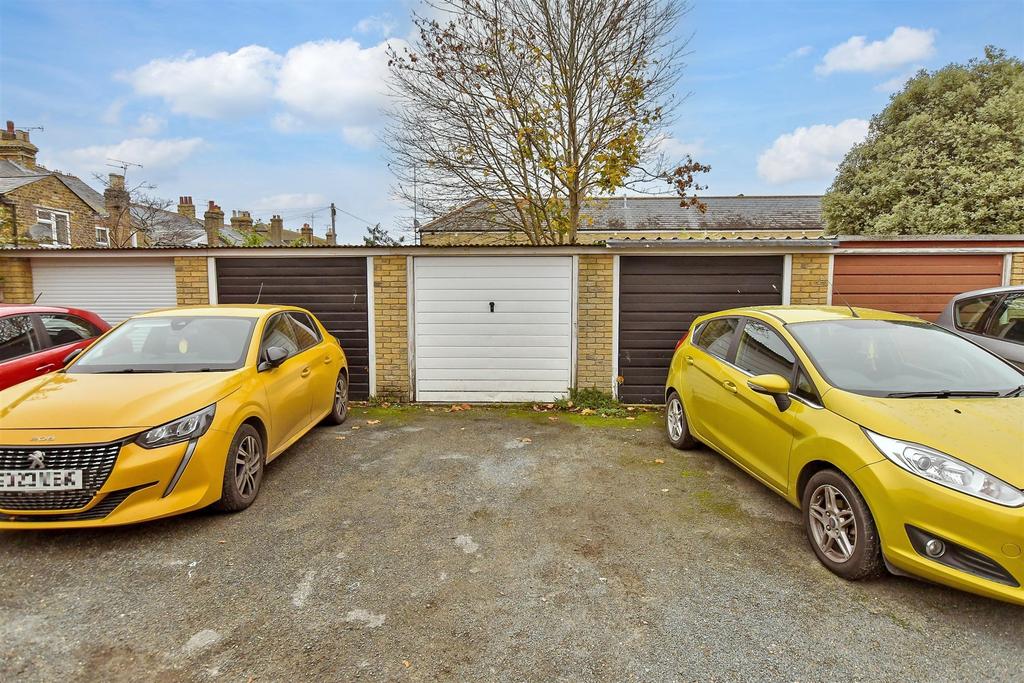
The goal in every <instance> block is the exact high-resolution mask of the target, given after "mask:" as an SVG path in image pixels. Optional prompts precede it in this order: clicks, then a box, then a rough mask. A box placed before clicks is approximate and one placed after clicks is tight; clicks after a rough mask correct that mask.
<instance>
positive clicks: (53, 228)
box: [35, 206, 71, 247]
mask: <svg viewBox="0 0 1024 683" xmlns="http://www.w3.org/2000/svg"><path fill="white" fill-rule="evenodd" d="M35 210H36V223H41V224H43V225H49V226H50V238H51V239H52V240H53V246H55V247H70V246H71V213H70V212H68V211H61V210H60V209H51V208H49V207H48V206H37V207H35ZM40 213H48V214H50V218H49V219H45V218H42V217H41V216H40V215H39V214H40ZM58 214H59V215H61V216H64V218H65V220H66V221H67V226H68V241H67V242H61V241H60V240H58V239H57V218H56V217H57V215H58Z"/></svg>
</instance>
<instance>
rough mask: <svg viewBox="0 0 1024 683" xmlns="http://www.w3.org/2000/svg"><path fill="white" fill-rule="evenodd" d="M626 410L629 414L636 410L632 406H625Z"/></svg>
mask: <svg viewBox="0 0 1024 683" xmlns="http://www.w3.org/2000/svg"><path fill="white" fill-rule="evenodd" d="M626 410H627V411H629V412H633V411H634V410H636V408H634V407H633V406H626Z"/></svg>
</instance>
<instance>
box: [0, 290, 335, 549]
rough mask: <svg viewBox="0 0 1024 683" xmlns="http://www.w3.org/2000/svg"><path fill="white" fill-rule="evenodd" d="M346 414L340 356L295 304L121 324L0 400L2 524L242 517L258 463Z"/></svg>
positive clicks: (196, 311) (185, 311) (148, 316)
mask: <svg viewBox="0 0 1024 683" xmlns="http://www.w3.org/2000/svg"><path fill="white" fill-rule="evenodd" d="M347 406H348V365H347V363H346V360H345V354H344V352H343V351H342V349H341V346H340V345H339V344H338V341H337V340H336V339H335V338H334V337H333V336H331V335H330V334H328V333H327V331H326V330H325V329H324V327H323V326H322V325H321V324H320V322H319V321H318V320H317V319H316V318H315V317H314V316H313V315H311V314H310V313H309V312H307V311H304V310H302V309H300V308H293V307H286V306H208V307H201V308H180V309H170V310H164V311H154V312H151V313H145V314H143V315H139V316H136V317H134V318H130V319H129V320H127V321H126V322H124V323H122V324H121V325H119V326H118V327H116V328H114V329H113V330H111V331H110V332H108V333H107V334H106V335H105V336H103V337H102V338H100V339H99V340H98V341H97V342H96V343H94V344H93V345H92V346H91V347H89V348H88V349H87V350H86V351H85V352H84V353H82V354H81V355H80V356H78V357H77V358H75V359H74V360H73V361H71V363H70V364H69V365H67V366H66V367H65V368H64V369H63V370H61V371H60V372H57V373H54V374H51V375H46V376H44V377H40V378H38V379H35V380H31V381H28V382H25V383H23V384H18V385H16V386H14V387H11V388H10V389H7V390H5V391H3V392H0V528H6V529H13V528H21V529H24V528H32V529H39V528H55V527H62V528H63V527H78V526H111V525H117V524H128V523H132V522H140V521H143V520H149V519H156V518H158V517H165V516H168V515H173V514H178V513H182V512H187V511H189V510H196V509H198V508H202V507H206V506H208V505H214V506H216V507H217V508H218V509H220V510H223V511H229V512H230V511H237V510H242V509H244V508H246V507H248V506H249V505H250V504H251V503H252V501H253V500H254V499H255V498H256V495H257V494H258V493H259V490H260V484H261V482H262V480H263V471H264V467H265V465H266V463H267V462H269V461H270V460H272V459H273V458H275V457H277V456H278V455H280V454H281V453H282V452H283V451H284V450H285V449H287V448H288V447H289V446H290V445H291V444H292V443H294V442H295V441H296V440H298V439H299V437H301V436H302V435H303V434H305V433H306V432H307V431H308V430H309V429H310V428H312V427H313V426H314V425H315V424H317V423H318V422H320V421H321V420H324V419H326V420H328V421H330V422H333V423H335V424H340V423H341V422H342V421H344V419H345V416H346V412H347V410H348V407H347Z"/></svg>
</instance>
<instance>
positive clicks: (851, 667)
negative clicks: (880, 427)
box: [0, 407, 1024, 681]
mask: <svg viewBox="0 0 1024 683" xmlns="http://www.w3.org/2000/svg"><path fill="white" fill-rule="evenodd" d="M549 417H551V416H550V415H548V414H531V413H530V412H528V411H521V410H520V411H517V410H513V409H480V408H474V409H472V410H469V411H465V412H455V413H449V412H446V411H445V410H444V409H443V408H435V409H434V410H433V411H430V410H428V409H426V408H422V407H419V408H407V409H401V410H395V409H357V410H355V411H354V413H353V415H352V416H351V417H350V420H349V422H348V423H346V424H345V425H344V426H343V427H341V428H319V429H317V430H314V432H313V433H311V434H310V435H308V436H307V437H305V438H304V439H303V440H302V441H301V442H300V443H299V444H297V445H296V446H295V447H293V448H292V449H291V451H289V452H288V453H287V454H285V455H284V456H282V458H281V459H279V460H278V461H276V462H275V463H273V464H272V465H271V466H270V468H269V470H268V473H267V477H266V479H265V481H264V488H263V491H262V493H261V495H260V498H259V500H258V501H257V502H256V504H255V505H254V506H253V507H252V508H250V509H249V510H248V511H246V512H243V513H241V514H237V515H233V516H219V515H214V514H209V513H199V514H194V515H188V516H185V517H180V518H176V519H170V520H167V521H163V522H157V523H152V524H147V525H142V526H136V527H130V528H123V529H114V530H101V531H84V532H82V531H79V532H74V533H71V532H58V533H0V544H2V549H0V571H2V574H0V575H2V578H3V580H4V590H3V591H2V593H0V614H2V618H0V680H14V679H18V680H40V681H42V680H57V679H73V680H139V679H140V678H144V677H145V676H144V673H147V672H148V673H150V674H151V676H149V678H151V679H152V680H167V681H177V680H217V679H220V680H226V681H249V680H257V681H272V680H285V679H293V680H295V679H298V678H304V679H306V680H332V681H348V680H370V681H377V680H417V681H429V680H453V681H491V680H494V681H581V680H602V681H676V680H679V681H704V680H722V681H727V680H730V681H731V680H750V679H756V680H773V681H783V680H784V681H819V680H835V681H848V680H865V681H866V680H872V681H873V680H892V681H907V680H929V681H934V680H982V679H984V680H1014V679H1015V680H1020V675H1021V670H1022V667H1024V654H1022V653H1024V610H1022V609H1021V608H1018V607H1013V606H1010V605H1005V604H1002V603H998V602H993V601H990V600H986V599H983V598H979V597H975V596H972V595H967V594H964V593H958V592H955V591H952V590H947V589H945V588H940V587H935V586H930V585H928V584H924V583H918V582H914V581H910V580H906V579H898V578H889V579H884V580H880V581H876V582H873V583H866V584H849V583H846V582H844V581H842V580H840V579H838V578H836V577H834V576H833V575H831V574H830V573H828V572H827V571H826V570H825V569H824V568H822V567H821V566H820V565H819V564H818V562H817V560H816V559H815V558H814V556H813V555H812V553H811V551H810V549H809V548H808V547H807V543H806V540H805V538H804V535H803V532H802V529H801V527H800V523H799V515H798V513H797V511H796V510H794V509H792V508H791V507H789V506H788V505H787V504H786V503H784V502H783V501H782V500H781V499H779V498H777V497H775V496H774V495H773V494H771V493H769V492H768V491H767V490H765V489H763V488H761V487H760V486H759V485H757V484H755V483H753V482H752V481H751V480H749V479H748V478H747V477H746V476H745V475H743V474H742V473H741V472H740V471H738V470H737V469H736V468H734V467H732V466H731V465H730V464H728V463H726V462H724V461H722V460H721V459H720V458H718V457H717V456H715V455H713V454H711V453H709V452H707V451H704V450H697V451H690V452H678V451H675V450H673V449H672V448H670V447H669V446H668V445H667V444H666V443H665V441H664V439H663V437H662V433H661V429H660V422H659V420H660V418H659V416H658V415H656V414H653V413H649V414H645V415H640V416H639V417H638V418H637V419H636V420H624V419H606V420H604V421H603V422H602V421H600V420H598V419H594V418H579V417H576V416H566V415H562V416H560V417H558V418H557V419H555V420H552V419H549ZM378 420H379V422H377V421H378ZM582 421H586V422H588V423H599V426H595V425H594V424H587V425H583V424H580V422H582ZM371 422H374V424H370V423H371ZM357 427H358V429H357ZM660 460H663V461H664V462H663V463H660V462H658V461H660Z"/></svg>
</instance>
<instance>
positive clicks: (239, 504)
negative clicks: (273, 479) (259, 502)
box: [214, 424, 267, 512]
mask: <svg viewBox="0 0 1024 683" xmlns="http://www.w3.org/2000/svg"><path fill="white" fill-rule="evenodd" d="M266 463H267V454H266V451H265V450H264V448H263V438H262V437H261V436H260V433H259V432H258V431H256V429H255V427H253V426H252V425H250V424H244V425H242V426H241V427H239V428H238V431H237V432H236V433H235V438H234V439H232V440H231V447H230V448H229V449H228V457H227V462H226V463H224V484H223V489H222V492H221V497H220V500H218V501H217V502H216V503H214V507H215V508H217V509H218V510H220V511H222V512H239V511H240V510H244V509H245V508H247V507H249V506H250V505H252V502H253V501H254V500H256V496H257V495H258V494H259V492H260V484H262V483H263V470H264V468H265V466H266Z"/></svg>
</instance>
